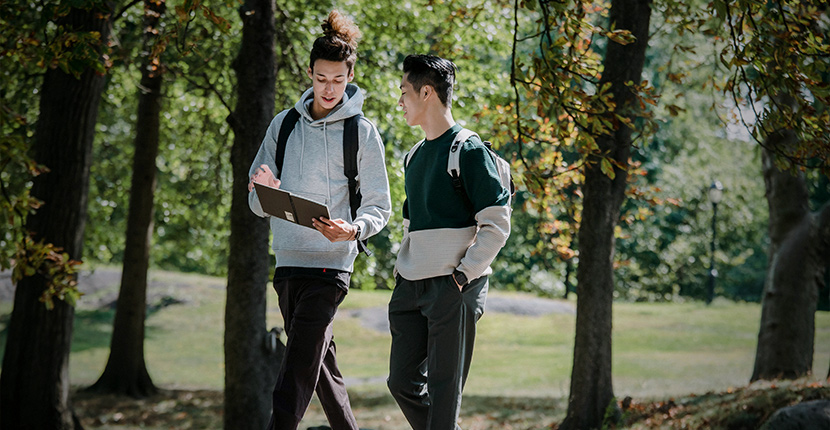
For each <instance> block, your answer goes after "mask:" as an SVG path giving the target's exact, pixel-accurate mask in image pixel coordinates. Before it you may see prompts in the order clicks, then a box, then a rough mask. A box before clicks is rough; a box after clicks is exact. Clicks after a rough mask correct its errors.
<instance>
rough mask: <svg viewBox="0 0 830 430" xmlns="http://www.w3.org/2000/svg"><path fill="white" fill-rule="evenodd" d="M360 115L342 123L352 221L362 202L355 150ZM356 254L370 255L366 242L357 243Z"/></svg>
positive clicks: (344, 158)
mask: <svg viewBox="0 0 830 430" xmlns="http://www.w3.org/2000/svg"><path fill="white" fill-rule="evenodd" d="M359 123H360V115H359V114H358V115H355V116H353V117H351V118H347V119H346V120H345V121H344V122H343V173H344V174H345V175H346V178H347V179H348V180H349V206H350V207H351V210H352V221H354V219H355V218H357V209H358V208H359V207H360V203H361V201H362V200H363V195H362V194H361V193H360V187H359V186H358V183H357V150H358V124H359ZM357 249H358V252H365V253H366V255H372V252H371V251H369V248H367V247H366V240H358V241H357Z"/></svg>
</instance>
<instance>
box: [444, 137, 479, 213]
mask: <svg viewBox="0 0 830 430" xmlns="http://www.w3.org/2000/svg"><path fill="white" fill-rule="evenodd" d="M473 136H478V135H477V134H476V133H475V132H474V131H472V130H468V129H466V128H462V129H461V131H459V132H458V134H456V135H455V139H453V141H452V145H450V155H449V157H448V158H447V173H449V175H450V177H451V178H452V187H453V189H454V190H455V192H456V193H458V195H460V196H461V198H462V199H463V200H464V204H465V205H466V206H467V208H468V209H470V210H472V207H473V203H472V202H471V201H470V198H469V197H468V196H467V193H466V192H464V184H463V183H462V181H461V145H463V144H464V142H466V141H467V140H468V139H470V138H471V137H473Z"/></svg>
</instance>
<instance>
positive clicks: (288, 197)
mask: <svg viewBox="0 0 830 430" xmlns="http://www.w3.org/2000/svg"><path fill="white" fill-rule="evenodd" d="M254 188H255V189H256V195H257V197H259V203H260V205H262V210H264V211H265V213H267V214H268V215H271V216H275V217H277V218H280V219H284V220H286V221H288V222H292V223H294V224H299V225H302V226H305V227H308V228H314V225H313V224H312V222H311V220H312V219H313V218H326V219H331V214H330V213H329V208H328V206H326V205H324V204H321V203H317V202H315V201H314V200H309V199H307V198H305V197H301V196H298V195H296V194H292V193H290V192H288V191H284V190H280V189H277V188H271V187H269V186H267V185H263V184H260V183H257V182H254ZM315 230H316V229H315Z"/></svg>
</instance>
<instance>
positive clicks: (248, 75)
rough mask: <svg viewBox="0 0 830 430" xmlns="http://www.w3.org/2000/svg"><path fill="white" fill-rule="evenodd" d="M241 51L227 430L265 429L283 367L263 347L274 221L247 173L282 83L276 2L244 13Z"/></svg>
mask: <svg viewBox="0 0 830 430" xmlns="http://www.w3.org/2000/svg"><path fill="white" fill-rule="evenodd" d="M240 16H241V17H242V21H243V28H242V46H241V47H240V51H239V55H238V56H237V57H236V60H235V61H234V64H233V69H234V71H235V72H236V76H237V88H238V92H237V100H238V101H237V107H236V110H235V111H234V112H233V113H232V114H231V116H230V117H229V122H230V124H231V127H232V128H233V131H234V141H233V148H232V149H231V164H232V166H233V197H232V203H231V237H230V253H229V256H228V293H227V303H226V305H225V413H224V428H226V429H228V430H231V429H240V428H245V429H262V428H265V427H266V425H267V424H268V419H269V415H270V412H271V391H272V390H273V387H274V382H275V380H276V372H277V369H278V368H279V365H280V363H279V360H280V359H281V356H278V353H277V352H272V351H269V350H267V349H266V348H265V347H264V346H265V339H266V335H267V333H266V327H265V298H266V296H265V295H266V294H267V291H266V285H267V283H268V274H269V273H270V267H269V266H270V260H269V257H268V230H269V227H268V223H267V221H266V220H265V219H262V218H259V217H257V216H256V215H254V214H253V213H252V212H251V210H250V209H249V208H248V181H249V177H248V169H249V168H250V167H251V163H252V162H253V160H254V156H255V155H256V152H257V150H258V149H259V146H260V144H261V143H262V139H263V137H264V136H265V130H266V129H267V128H268V124H269V123H270V122H271V119H272V118H273V115H274V97H275V89H274V87H275V84H276V64H275V58H276V54H275V43H274V37H275V33H276V30H275V24H274V3H273V2H272V1H271V0H247V1H246V2H245V4H244V5H243V6H242V8H241V9H240Z"/></svg>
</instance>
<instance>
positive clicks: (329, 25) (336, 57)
mask: <svg viewBox="0 0 830 430" xmlns="http://www.w3.org/2000/svg"><path fill="white" fill-rule="evenodd" d="M321 27H323V35H322V36H320V37H318V38H317V40H315V41H314V45H313V46H312V48H311V61H310V62H309V65H308V67H309V68H311V69H312V70H313V69H314V62H315V61H317V60H327V61H344V62H345V63H346V65H347V66H348V67H349V71H352V68H353V67H354V63H355V61H356V60H357V41H358V40H360V37H361V36H363V34H362V33H361V32H360V29H359V28H357V25H356V24H355V23H354V22H353V21H352V20H351V19H349V18H347V17H345V16H344V15H342V14H341V13H340V12H339V11H337V10H333V11H331V13H329V16H328V17H327V18H326V19H325V21H323V24H322V25H321Z"/></svg>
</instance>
